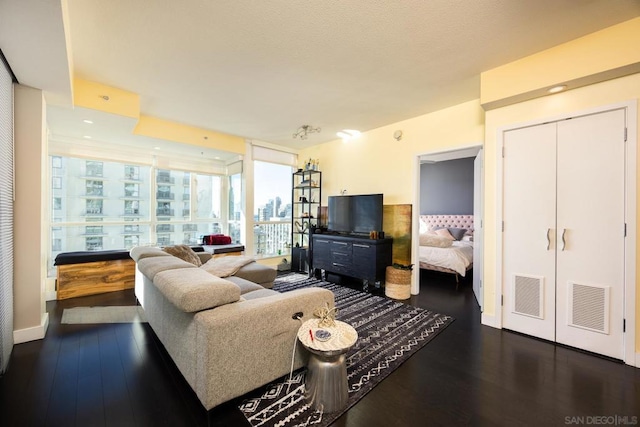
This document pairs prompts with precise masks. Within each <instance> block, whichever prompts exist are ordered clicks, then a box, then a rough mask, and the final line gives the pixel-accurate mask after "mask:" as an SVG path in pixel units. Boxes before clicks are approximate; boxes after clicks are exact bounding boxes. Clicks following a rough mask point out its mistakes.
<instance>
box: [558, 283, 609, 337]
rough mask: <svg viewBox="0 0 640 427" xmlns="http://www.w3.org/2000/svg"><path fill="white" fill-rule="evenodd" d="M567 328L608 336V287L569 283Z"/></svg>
mask: <svg viewBox="0 0 640 427" xmlns="http://www.w3.org/2000/svg"><path fill="white" fill-rule="evenodd" d="M568 292H569V295H568V296H569V298H567V303H568V304H569V307H568V309H567V313H568V318H569V326H573V327H576V328H581V329H587V330H590V331H594V332H600V333H603V334H609V294H610V292H611V287H610V286H594V285H583V284H578V283H569V287H568Z"/></svg>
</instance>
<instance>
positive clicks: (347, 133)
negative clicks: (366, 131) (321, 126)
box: [336, 129, 362, 142]
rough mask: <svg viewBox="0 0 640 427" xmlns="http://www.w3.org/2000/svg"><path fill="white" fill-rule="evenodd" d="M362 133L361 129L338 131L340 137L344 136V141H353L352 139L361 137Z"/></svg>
mask: <svg viewBox="0 0 640 427" xmlns="http://www.w3.org/2000/svg"><path fill="white" fill-rule="evenodd" d="M361 134H362V133H361V132H360V131H359V130H355V129H343V130H341V131H340V132H338V133H336V135H338V136H339V137H340V138H342V142H347V141H351V140H352V139H356V138H358V137H360V135H361Z"/></svg>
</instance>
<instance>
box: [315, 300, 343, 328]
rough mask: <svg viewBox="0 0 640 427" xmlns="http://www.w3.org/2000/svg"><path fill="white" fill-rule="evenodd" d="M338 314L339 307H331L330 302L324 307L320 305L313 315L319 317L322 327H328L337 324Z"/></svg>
mask: <svg viewBox="0 0 640 427" xmlns="http://www.w3.org/2000/svg"><path fill="white" fill-rule="evenodd" d="M336 314H338V308H337V307H333V308H331V307H329V304H327V305H325V306H324V307H320V308H318V309H316V310H315V311H314V312H313V315H314V316H316V317H317V318H319V319H320V320H319V321H318V326H320V327H321V328H328V327H332V326H335V325H336Z"/></svg>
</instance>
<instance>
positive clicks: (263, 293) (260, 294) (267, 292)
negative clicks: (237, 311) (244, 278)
mask: <svg viewBox="0 0 640 427" xmlns="http://www.w3.org/2000/svg"><path fill="white" fill-rule="evenodd" d="M273 295H279V292H277V291H274V290H273V289H265V288H263V287H261V289H258V290H255V291H251V292H247V293H245V294H242V298H244V299H245V300H247V301H248V300H252V299H257V298H264V297H270V296H273Z"/></svg>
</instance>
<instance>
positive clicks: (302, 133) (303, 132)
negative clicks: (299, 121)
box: [293, 125, 322, 139]
mask: <svg viewBox="0 0 640 427" xmlns="http://www.w3.org/2000/svg"><path fill="white" fill-rule="evenodd" d="M321 130H322V129H320V128H319V127H317V128H314V127H313V126H311V125H302V126H300V127H299V128H298V130H297V131H296V133H294V134H293V139H296V138H300V139H307V135H308V134H310V133H320V131H321Z"/></svg>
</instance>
